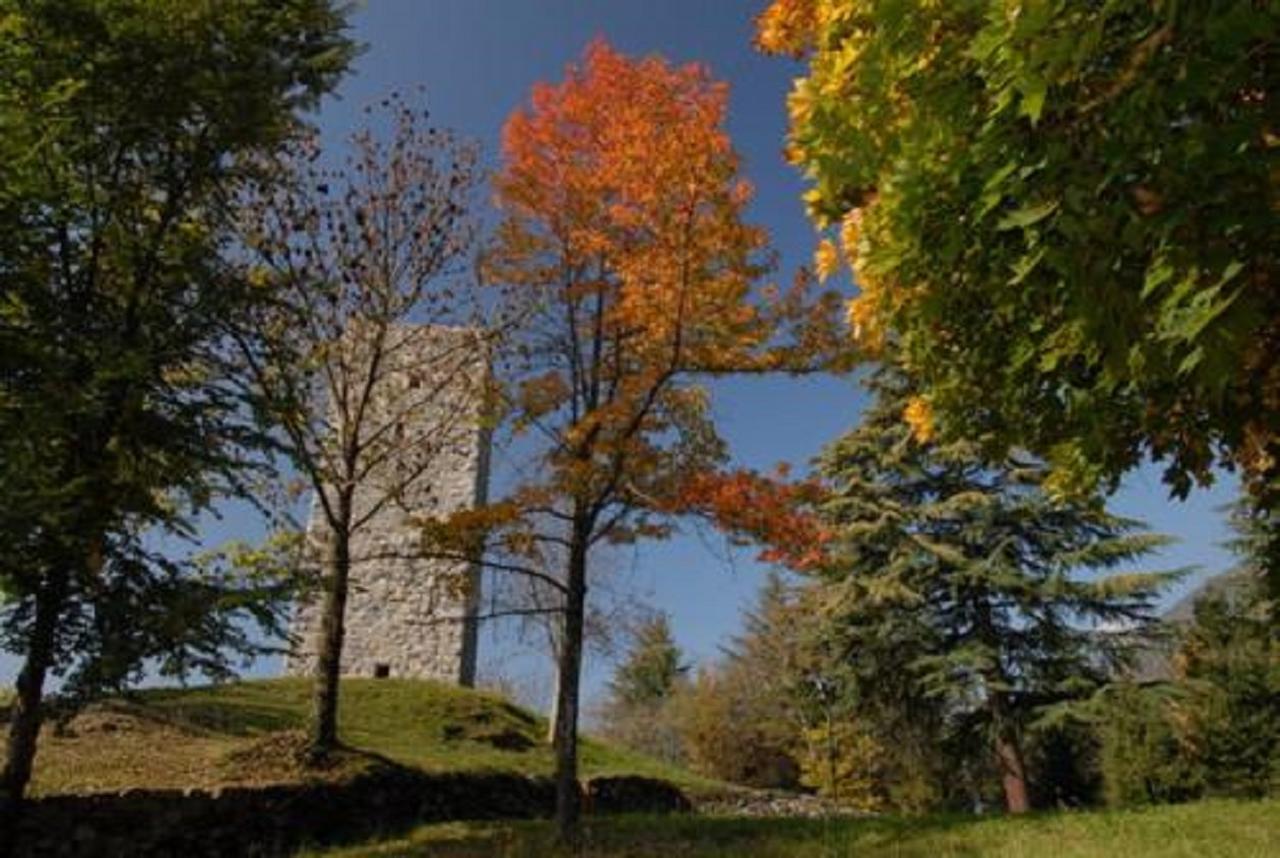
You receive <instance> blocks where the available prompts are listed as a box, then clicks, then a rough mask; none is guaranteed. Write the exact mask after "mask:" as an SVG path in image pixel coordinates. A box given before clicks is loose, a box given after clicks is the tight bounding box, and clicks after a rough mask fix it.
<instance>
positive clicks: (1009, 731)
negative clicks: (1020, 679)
mask: <svg viewBox="0 0 1280 858" xmlns="http://www.w3.org/2000/svg"><path fill="white" fill-rule="evenodd" d="M991 711H992V717H993V720H994V722H995V724H994V726H995V734H996V740H995V748H996V763H997V764H998V765H999V766H1000V780H1001V783H1002V784H1003V786H1004V802H1005V807H1006V808H1008V810H1009V812H1010V813H1026V812H1027V811H1029V810H1030V809H1031V801H1030V799H1029V797H1028V793H1027V766H1026V761H1025V760H1024V759H1023V757H1022V743H1021V742H1020V741H1019V737H1018V730H1017V727H1016V726H1015V725H1014V724H1013V723H1012V722H1011V721H1010V719H1009V718H1008V716H1007V712H1006V706H1005V702H1004V698H1003V695H1001V694H997V693H993V694H992V695H991Z"/></svg>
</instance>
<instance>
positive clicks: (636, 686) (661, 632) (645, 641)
mask: <svg viewBox="0 0 1280 858" xmlns="http://www.w3.org/2000/svg"><path fill="white" fill-rule="evenodd" d="M688 671H689V666H688V665H687V664H685V663H684V657H683V656H682V655H681V653H680V647H679V646H678V645H677V644H676V642H675V638H673V637H672V636H671V621H670V619H669V618H668V617H667V615H666V614H665V613H658V614H656V615H654V616H653V617H652V618H650V619H648V620H646V621H644V622H642V623H640V624H639V626H638V628H637V629H636V631H635V634H634V642H633V643H632V646H631V650H630V652H628V653H627V657H626V659H625V660H624V661H623V662H622V664H621V665H619V666H618V669H617V670H616V671H615V672H614V674H613V679H612V680H611V681H610V682H609V694H610V696H611V697H612V699H613V701H614V702H615V703H617V704H619V705H623V706H646V705H653V704H656V703H660V702H661V701H663V700H665V699H666V698H668V697H670V696H671V693H672V692H673V691H674V690H675V688H676V683H677V682H678V681H679V680H680V678H681V677H683V676H684V675H685V674H686V673H687V672H688Z"/></svg>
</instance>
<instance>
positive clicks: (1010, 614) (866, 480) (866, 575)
mask: <svg viewBox="0 0 1280 858" xmlns="http://www.w3.org/2000/svg"><path fill="white" fill-rule="evenodd" d="M871 387H872V389H873V390H874V391H875V393H876V395H877V400H876V402H875V404H874V406H873V407H872V408H871V409H870V411H869V412H868V413H867V415H866V416H865V418H864V420H863V423H862V425H861V426H859V427H858V428H857V429H855V430H854V431H852V432H850V433H849V434H848V435H846V436H845V437H843V438H841V439H840V440H839V441H837V442H836V443H835V444H833V445H832V446H831V447H830V448H829V449H828V450H827V451H826V453H825V454H824V456H823V457H822V459H821V462H820V467H821V470H822V472H823V473H824V475H825V477H826V478H827V479H828V480H829V482H830V483H831V489H832V494H831V497H830V498H829V499H828V500H827V501H826V502H825V503H824V505H823V510H824V512H825V514H826V516H827V517H828V519H829V525H830V526H831V528H832V531H833V535H832V541H831V543H830V544H829V545H828V554H829V558H828V560H827V562H826V563H825V564H824V566H823V569H822V571H821V573H820V574H821V575H822V578H823V580H824V589H825V591H826V598H827V601H828V608H829V609H830V610H831V611H832V612H833V615H834V616H836V617H837V618H838V622H839V624H840V626H841V634H842V635H843V637H844V642H845V646H846V648H847V649H846V651H847V652H848V653H850V658H851V659H853V660H854V667H855V669H854V670H853V671H852V681H853V683H854V693H855V694H857V693H861V694H863V695H865V696H867V697H868V698H875V697H876V696H877V695H879V697H880V698H884V697H885V696H886V695H887V694H888V693H889V692H886V690H885V689H886V687H895V688H896V687H897V686H898V685H899V684H901V685H902V686H903V687H902V688H901V689H900V690H901V691H902V692H903V694H904V695H905V696H904V697H903V699H904V700H917V701H918V700H922V699H932V700H937V701H941V702H942V703H943V704H945V711H946V715H947V718H948V720H949V723H951V724H952V725H953V726H956V727H959V726H961V725H977V726H979V727H981V728H983V729H985V730H986V731H987V735H989V737H990V746H991V748H992V750H993V752H994V758H995V761H996V764H997V765H998V767H999V770H1000V774H1001V779H1002V786H1003V790H1004V794H1005V801H1006V804H1007V806H1008V808H1009V810H1010V811H1011V812H1015V813H1019V812H1024V811H1026V810H1028V809H1029V804H1030V800H1029V792H1028V783H1027V764H1026V761H1025V755H1024V738H1025V736H1026V734H1027V732H1028V730H1029V729H1031V728H1033V727H1034V726H1035V725H1036V724H1037V723H1043V722H1044V719H1046V718H1047V717H1049V716H1050V715H1052V714H1055V713H1058V712H1061V711H1063V710H1062V708H1061V704H1064V703H1069V702H1070V701H1073V700H1078V699H1081V698H1083V697H1084V696H1086V695H1088V694H1089V693H1090V692H1092V691H1093V690H1095V689H1096V688H1098V687H1100V686H1101V685H1102V684H1103V683H1105V682H1106V681H1107V679H1108V677H1109V675H1110V671H1111V670H1113V669H1114V667H1116V666H1118V665H1119V664H1121V663H1123V662H1124V661H1125V659H1126V658H1127V656H1128V652H1129V650H1130V646H1129V645H1130V644H1131V643H1132V641H1133V639H1134V638H1135V637H1136V636H1137V635H1138V634H1139V633H1140V631H1141V630H1142V629H1143V628H1144V627H1145V626H1146V625H1147V624H1148V623H1149V622H1151V620H1152V616H1151V607H1152V601H1153V598H1154V596H1155V595H1156V593H1157V592H1158V590H1159V588H1160V586H1161V585H1162V584H1163V583H1164V582H1165V581H1166V580H1167V575H1166V574H1165V573H1124V574H1111V575H1106V576H1089V577H1087V578H1086V577H1083V576H1081V575H1079V574H1078V573H1079V572H1082V571H1086V570H1104V569H1114V568H1115V567H1119V566H1123V565H1126V564H1128V563H1130V562H1131V561H1133V560H1136V559H1138V558H1140V557H1142V556H1143V555H1144V554H1146V553H1147V552H1149V551H1150V550H1152V549H1153V548H1155V547H1156V546H1159V545H1161V544H1164V543H1165V542H1166V538H1165V537H1162V536H1157V535H1152V534H1147V533H1143V532H1142V531H1143V526H1142V525H1141V523H1140V522H1137V521H1133V520H1129V519H1124V518H1120V517H1117V516H1114V515H1111V514H1109V513H1108V512H1106V510H1105V509H1104V507H1103V505H1102V504H1101V502H1100V501H1097V500H1094V501H1091V502H1089V503H1083V502H1070V503H1064V502H1058V501H1054V500H1052V499H1051V498H1050V497H1049V496H1048V494H1047V493H1046V492H1045V491H1044V489H1043V481H1044V479H1045V475H1046V471H1045V469H1044V468H1043V467H1042V466H1041V465H1040V464H1038V463H1036V462H1033V461H1029V460H1027V461H1024V460H1021V459H1019V458H1018V457H1016V456H1010V457H1008V458H1007V459H1005V460H1003V461H992V460H990V459H989V458H986V457H984V456H983V455H982V454H981V452H980V450H979V447H978V445H977V444H976V443H971V442H968V441H958V442H947V443H934V442H931V441H929V440H924V441H922V440H921V437H920V434H921V433H920V431H919V427H918V426H916V427H912V426H909V425H908V423H907V422H906V421H905V420H904V414H903V412H904V408H905V407H906V406H907V404H908V403H909V402H910V390H909V387H908V385H907V383H906V382H905V381H904V380H903V379H902V377H901V376H900V375H898V374H896V373H895V372H893V371H892V370H885V371H882V372H881V373H880V374H878V375H877V376H876V377H875V378H874V379H873V380H872V382H871ZM1114 629H1124V630H1125V631H1124V632H1116V631H1114ZM890 708H892V707H890ZM898 717H899V718H900V719H901V723H904V724H907V723H910V720H911V715H910V714H909V710H906V709H903V710H900V712H899V716H898Z"/></svg>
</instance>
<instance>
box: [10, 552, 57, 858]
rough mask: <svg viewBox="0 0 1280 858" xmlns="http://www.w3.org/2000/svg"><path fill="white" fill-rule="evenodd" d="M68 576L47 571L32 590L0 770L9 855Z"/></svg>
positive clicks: (28, 776) (32, 755)
mask: <svg viewBox="0 0 1280 858" xmlns="http://www.w3.org/2000/svg"><path fill="white" fill-rule="evenodd" d="M67 586H68V576H67V573H66V572H65V571H63V570H58V571H55V572H54V573H52V574H51V575H50V577H49V579H48V580H47V581H46V582H45V585H44V586H43V587H42V588H41V589H40V591H39V593H38V594H37V595H36V615H35V623H34V624H33V626H32V629H31V636H30V638H29V640H28V642H27V657H26V661H25V662H24V663H23V665H22V671H21V672H20V673H19V674H18V681H17V683H16V692H17V697H16V699H15V700H14V703H13V707H12V709H11V711H10V715H9V737H8V742H7V748H6V753H7V756H6V758H5V765H4V772H3V774H0V855H7V854H10V852H11V850H12V849H13V847H14V846H15V845H16V841H17V826H18V821H19V817H20V816H21V810H22V802H23V798H24V796H25V795H26V790H27V784H28V783H29V782H30V780H31V769H32V765H33V763H34V762H35V756H36V744H37V742H38V740H39V738H40V725H41V722H42V720H43V716H44V712H43V708H44V707H43V699H44V681H45V677H46V676H47V675H48V672H49V667H50V666H51V665H52V662H53V650H54V644H55V641H56V636H57V629H58V616H59V615H60V614H61V613H62V608H63V603H64V601H65V600H66V595H67Z"/></svg>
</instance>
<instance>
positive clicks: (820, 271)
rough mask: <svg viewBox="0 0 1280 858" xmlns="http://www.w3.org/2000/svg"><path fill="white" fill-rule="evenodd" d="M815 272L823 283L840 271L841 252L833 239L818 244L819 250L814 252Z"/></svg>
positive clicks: (823, 240) (825, 239) (826, 239)
mask: <svg viewBox="0 0 1280 858" xmlns="http://www.w3.org/2000/svg"><path fill="white" fill-rule="evenodd" d="M813 270H814V272H815V273H816V274H817V275H818V280H819V281H821V282H826V281H827V280H828V279H829V278H830V277H831V276H833V275H834V274H835V273H836V272H838V271H839V270H840V251H839V250H837V249H836V245H835V243H834V242H833V241H831V239H829V238H824V239H822V241H820V242H818V248H817V250H815V251H814V252H813Z"/></svg>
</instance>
